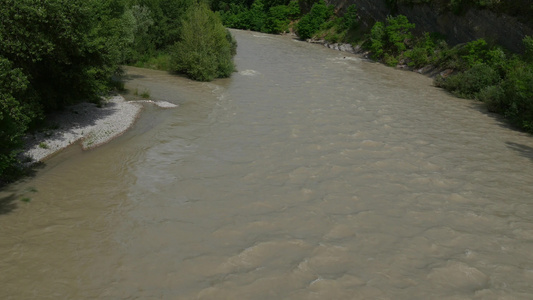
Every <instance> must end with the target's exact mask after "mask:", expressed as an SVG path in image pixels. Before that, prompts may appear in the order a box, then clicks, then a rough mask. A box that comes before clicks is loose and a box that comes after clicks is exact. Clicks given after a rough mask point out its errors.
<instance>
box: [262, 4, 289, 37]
mask: <svg viewBox="0 0 533 300" xmlns="http://www.w3.org/2000/svg"><path fill="white" fill-rule="evenodd" d="M289 23H290V20H289V7H288V6H286V5H277V6H272V7H271V8H270V9H269V10H268V17H267V19H266V21H265V26H264V28H263V30H264V31H265V32H267V33H281V32H285V31H287V30H289Z"/></svg>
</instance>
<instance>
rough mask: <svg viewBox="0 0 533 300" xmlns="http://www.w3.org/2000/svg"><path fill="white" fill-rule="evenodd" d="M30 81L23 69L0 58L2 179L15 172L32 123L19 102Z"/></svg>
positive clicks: (0, 169) (0, 170) (0, 159)
mask: <svg viewBox="0 0 533 300" xmlns="http://www.w3.org/2000/svg"><path fill="white" fill-rule="evenodd" d="M28 83H29V82H28V79H27V78H26V76H24V74H22V71H21V69H18V68H16V69H13V65H12V63H11V62H10V61H9V60H7V59H5V58H3V57H0V145H2V146H1V147H0V179H1V178H2V177H6V174H7V173H9V172H12V171H13V168H14V167H13V166H14V164H15V162H16V155H17V153H18V151H17V150H18V148H19V147H20V145H21V137H22V136H23V135H24V132H25V131H26V127H27V125H28V123H29V122H30V116H28V115H27V112H28V111H29V112H31V110H29V109H28V108H27V107H25V105H23V104H22V103H20V102H19V100H17V98H21V97H22V96H23V94H24V92H25V91H26V89H27V87H28Z"/></svg>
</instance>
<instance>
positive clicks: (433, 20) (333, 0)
mask: <svg viewBox="0 0 533 300" xmlns="http://www.w3.org/2000/svg"><path fill="white" fill-rule="evenodd" d="M329 3H330V4H332V5H335V6H336V8H337V9H339V10H341V11H342V10H344V9H346V8H347V7H348V6H349V5H351V4H355V5H356V7H357V9H358V13H359V15H360V17H361V20H360V21H361V24H362V26H365V27H371V26H372V25H373V24H374V23H375V22H376V21H383V20H385V19H386V18H387V16H388V15H390V14H391V10H390V8H389V7H387V5H386V2H385V0H329ZM397 14H402V15H405V16H406V17H407V18H408V19H409V20H410V21H411V22H412V23H415V24H416V29H415V30H416V31H417V32H439V33H441V34H444V35H445V36H446V38H447V40H448V42H449V43H450V44H451V45H455V44H460V43H466V42H469V41H472V40H476V39H479V38H484V39H486V40H488V41H495V42H496V43H498V44H500V45H502V46H504V47H506V48H508V49H509V50H511V51H514V52H522V51H523V50H524V48H523V44H522V39H523V38H524V36H526V35H529V36H533V28H531V27H528V26H527V25H525V24H523V23H521V22H519V21H518V20H517V19H516V18H514V17H511V16H508V15H504V14H497V13H494V12H492V11H489V10H481V9H469V10H468V11H466V12H465V13H464V14H461V15H456V14H454V13H453V12H450V11H442V10H440V9H438V8H437V7H434V6H432V5H430V4H417V5H402V4H399V5H398V7H397Z"/></svg>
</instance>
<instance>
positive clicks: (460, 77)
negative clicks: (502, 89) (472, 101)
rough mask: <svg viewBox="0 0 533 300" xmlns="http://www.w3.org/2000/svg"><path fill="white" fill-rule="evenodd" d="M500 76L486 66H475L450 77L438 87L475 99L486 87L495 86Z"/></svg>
mask: <svg viewBox="0 0 533 300" xmlns="http://www.w3.org/2000/svg"><path fill="white" fill-rule="evenodd" d="M499 80H500V75H499V74H498V72H497V71H496V70H494V69H493V68H492V67H490V66H489V65H487V64H477V65H475V66H474V67H472V68H471V69H469V70H467V71H465V72H463V73H459V74H457V75H452V76H450V77H448V78H446V80H444V81H442V82H440V86H442V87H444V88H445V89H447V90H449V91H451V92H452V93H453V94H455V95H457V96H459V97H463V98H475V97H477V95H478V93H479V92H480V91H481V90H482V89H484V88H485V87H487V86H492V85H496V84H497V83H498V81H499Z"/></svg>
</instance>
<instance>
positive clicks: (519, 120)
mask: <svg viewBox="0 0 533 300" xmlns="http://www.w3.org/2000/svg"><path fill="white" fill-rule="evenodd" d="M502 88H503V90H504V92H505V97H504V98H503V99H502V101H500V102H499V108H500V109H501V110H502V111H501V112H502V113H503V114H504V115H505V116H506V117H507V118H509V119H510V120H511V121H512V122H513V124H515V125H517V126H519V127H521V128H524V129H526V130H528V131H529V132H533V64H526V63H524V62H523V61H519V60H516V61H514V63H513V66H512V68H510V71H509V72H508V74H507V76H506V77H505V79H504V81H503V82H502Z"/></svg>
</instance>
